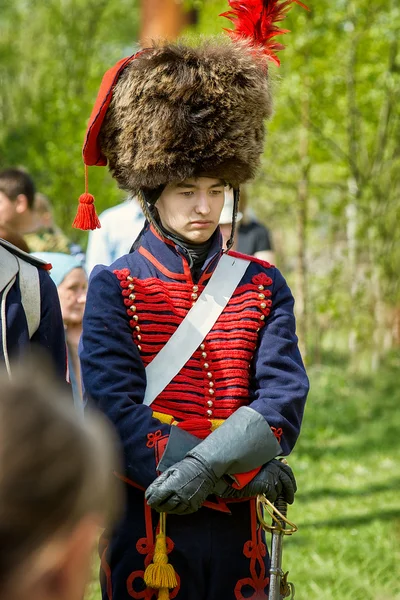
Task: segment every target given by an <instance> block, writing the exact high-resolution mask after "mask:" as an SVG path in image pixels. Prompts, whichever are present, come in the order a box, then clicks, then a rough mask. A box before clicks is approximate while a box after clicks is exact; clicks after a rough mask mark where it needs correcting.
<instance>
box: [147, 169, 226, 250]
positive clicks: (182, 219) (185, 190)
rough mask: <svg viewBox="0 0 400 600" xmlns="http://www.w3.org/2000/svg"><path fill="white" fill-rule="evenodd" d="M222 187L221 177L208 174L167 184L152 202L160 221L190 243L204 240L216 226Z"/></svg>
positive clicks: (221, 198)
mask: <svg viewBox="0 0 400 600" xmlns="http://www.w3.org/2000/svg"><path fill="white" fill-rule="evenodd" d="M224 186H225V184H224V182H223V181H222V180H221V179H214V178H211V177H197V178H190V179H185V180H184V181H181V182H178V183H169V184H168V185H166V186H165V188H164V189H163V191H162V193H161V195H160V197H159V198H158V200H157V202H156V204H155V207H156V209H157V212H158V216H159V218H160V221H161V224H162V225H163V226H164V227H165V229H167V230H168V231H170V232H171V233H173V234H175V235H178V236H180V237H182V238H184V239H185V240H187V241H189V242H191V243H194V244H202V243H203V242H206V241H207V240H209V239H210V237H211V236H212V234H213V233H214V231H215V230H216V228H217V227H218V221H219V216H220V214H221V210H222V207H223V204H224Z"/></svg>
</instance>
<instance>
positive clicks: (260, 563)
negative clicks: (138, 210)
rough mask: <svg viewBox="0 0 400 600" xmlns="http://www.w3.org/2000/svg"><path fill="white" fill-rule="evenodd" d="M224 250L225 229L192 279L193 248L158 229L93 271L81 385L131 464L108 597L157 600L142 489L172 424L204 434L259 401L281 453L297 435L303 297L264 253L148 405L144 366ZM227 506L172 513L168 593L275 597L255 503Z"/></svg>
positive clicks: (109, 544) (106, 575) (108, 539)
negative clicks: (298, 320) (173, 578)
mask: <svg viewBox="0 0 400 600" xmlns="http://www.w3.org/2000/svg"><path fill="white" fill-rule="evenodd" d="M221 253H222V249H221V239H220V235H219V232H216V234H215V235H214V237H213V243H212V246H211V249H210V252H209V254H208V258H207V260H206V261H205V263H204V265H203V268H202V271H201V273H200V276H199V277H198V280H196V281H193V278H192V273H191V270H190V268H189V263H188V256H187V254H186V252H185V250H184V249H183V248H181V247H179V246H176V245H175V244H174V243H172V242H170V241H169V240H164V239H161V238H160V237H159V236H158V234H157V233H156V232H155V231H154V230H153V229H152V228H149V229H147V231H146V232H145V233H144V235H143V237H142V240H141V245H140V246H139V248H138V249H137V250H135V252H133V253H132V254H128V255H126V256H123V257H122V258H120V259H119V260H117V261H116V262H115V263H114V264H113V265H111V266H110V267H104V266H98V267H96V268H95V269H94V271H93V273H92V276H91V279H90V283H89V290H88V296H87V303H86V309H85V315H84V321H83V336H82V344H81V364H82V375H83V381H84V387H85V390H86V393H87V395H88V396H89V397H90V399H91V400H92V401H93V402H94V404H95V405H96V406H97V407H98V408H100V410H102V411H103V412H104V413H105V414H106V415H107V416H108V418H109V419H110V420H111V421H112V423H114V425H115V427H116V429H117V431H118V433H119V436H120V438H121V441H122V449H123V455H124V462H125V464H124V472H123V473H120V474H119V476H120V478H121V479H122V480H123V481H125V482H126V483H127V484H128V485H127V486H126V500H127V503H126V510H125V512H124V517H123V519H122V521H121V523H120V524H119V525H118V526H117V529H116V530H115V531H113V532H112V534H110V532H107V531H106V532H105V534H104V536H103V542H104V548H103V544H102V545H101V565H102V569H101V573H102V592H103V598H104V600H106V599H107V600H109V599H111V598H118V600H130V599H131V598H137V599H144V600H154V599H155V598H157V597H158V596H157V591H156V590H152V589H151V588H147V587H146V584H145V583H144V571H145V568H146V567H147V566H148V565H149V562H151V560H152V558H153V555H154V547H155V546H154V544H155V534H156V527H157V521H158V515H156V514H153V513H152V511H151V510H150V508H149V507H148V506H147V505H146V502H145V500H144V494H143V490H144V489H145V488H147V487H148V485H149V484H150V483H151V482H152V481H153V480H154V479H155V477H156V476H157V471H156V466H157V463H158V461H159V458H160V456H161V454H162V452H163V449H164V448H165V444H166V440H167V439H168V435H169V433H170V430H171V427H172V426H177V427H181V428H183V429H186V430H187V431H189V432H190V433H192V434H194V435H197V436H198V437H200V438H204V437H205V436H206V435H208V434H209V433H210V432H211V431H212V430H213V429H214V428H215V427H217V426H218V425H219V424H220V423H221V422H222V421H223V420H224V419H226V418H228V417H229V415H230V414H232V413H233V412H234V411H235V410H237V408H239V407H240V406H250V407H251V408H253V409H254V410H256V411H257V412H259V413H260V414H261V415H263V416H264V417H265V419H266V420H267V422H268V424H269V425H270V427H271V429H272V431H273V432H274V434H275V436H276V437H277V439H278V440H279V441H280V444H281V447H282V449H283V452H284V454H288V453H290V451H291V450H292V448H293V446H294V444H295V442H296V440H297V437H298V435H299V431H300V424H301V420H302V416H303V409H304V403H305V399H306V395H307V392H308V380H307V376H306V374H305V371H304V367H303V364H302V360H301V357H300V353H299V350H298V346H297V337H296V333H295V319H294V315H293V304H294V301H293V297H292V294H291V292H290V290H289V288H288V286H287V284H286V282H285V280H284V278H283V277H282V275H281V274H280V272H279V271H278V270H277V269H275V268H274V267H271V266H270V265H268V264H267V263H265V262H262V261H259V260H256V259H254V260H253V259H251V263H250V265H249V266H248V268H247V270H246V272H245V275H244V276H243V278H242V280H241V281H240V283H239V285H238V286H237V288H236V290H235V292H234V294H233V296H232V297H231V299H230V301H229V302H228V304H227V306H226V307H225V309H224V310H223V312H222V314H221V315H220V316H219V318H218V320H217V321H216V323H215V325H214V326H213V328H212V329H211V331H210V333H209V334H208V335H207V336H206V338H205V339H204V340H203V343H202V344H201V345H200V346H199V347H198V348H197V350H196V351H195V352H194V354H193V355H192V356H191V357H190V358H189V359H188V360H187V362H186V364H185V366H184V367H183V368H182V369H181V371H180V373H178V375H177V376H176V377H174V379H173V380H172V381H171V382H170V383H169V384H168V385H167V387H166V388H165V389H164V390H163V392H162V393H161V394H160V395H159V396H158V397H157V398H156V400H155V401H154V402H153V404H152V405H151V406H150V407H149V406H145V405H143V404H142V402H143V397H144V392H145V388H146V371H145V368H146V365H148V364H149V363H150V362H151V361H152V359H153V358H154V357H155V356H156V355H157V353H158V352H159V351H160V349H161V348H162V347H163V346H164V345H165V343H166V342H167V341H168V339H169V338H170V337H171V335H172V334H173V333H174V331H175V330H176V328H177V327H178V326H179V324H180V323H181V321H182V320H183V319H184V317H185V315H186V314H187V312H188V311H189V310H190V308H191V306H192V305H193V303H194V302H196V300H197V298H198V297H199V295H200V294H201V292H202V291H203V289H204V287H205V286H206V285H207V282H208V280H209V278H210V276H211V275H212V273H213V271H214V269H215V266H216V264H217V263H218V260H219V258H220V256H221ZM249 435H251V432H249ZM211 500H212V498H211ZM219 502H221V501H219ZM213 507H214V508H218V502H216V499H214V504H213ZM225 509H226V510H225V512H224V509H223V507H220V510H221V512H218V511H217V510H209V508H207V507H202V508H201V509H200V510H199V511H198V512H197V513H195V514H194V515H189V516H187V517H181V516H179V515H168V518H167V551H168V554H169V562H170V563H171V564H172V565H173V566H174V568H175V571H176V573H177V577H178V580H179V584H178V587H177V588H175V589H174V590H172V591H171V594H170V598H171V599H172V598H176V599H177V600H181V599H182V600H187V599H188V600H221V598H224V600H238V599H239V600H241V599H242V598H245V597H246V598H250V597H252V598H257V599H262V598H267V593H268V584H269V577H268V561H269V559H268V553H267V552H266V547H265V538H264V537H263V534H262V532H261V529H260V528H257V518H256V514H255V502H254V501H253V500H250V501H246V502H242V503H241V504H240V503H237V504H233V505H230V506H229V507H227V506H225ZM249 589H252V590H253V595H252V596H249V595H248V593H249Z"/></svg>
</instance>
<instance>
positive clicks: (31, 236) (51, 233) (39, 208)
mask: <svg viewBox="0 0 400 600" xmlns="http://www.w3.org/2000/svg"><path fill="white" fill-rule="evenodd" d="M33 213H34V217H35V219H34V226H33V227H32V229H31V230H30V231H29V233H26V234H25V235H24V238H25V241H26V243H27V244H28V246H29V248H30V251H31V252H62V253H64V254H72V255H73V256H76V257H77V258H78V259H79V260H81V261H83V260H84V259H85V254H84V252H83V250H82V248H81V247H80V246H79V244H75V243H73V242H72V241H71V240H70V239H69V238H68V237H67V236H66V235H65V234H64V233H63V232H62V230H61V229H60V228H59V227H58V225H56V223H55V221H54V215H53V208H52V206H51V202H50V200H49V198H48V197H47V196H46V195H45V194H42V193H41V192H37V193H36V194H35V199H34V203H33Z"/></svg>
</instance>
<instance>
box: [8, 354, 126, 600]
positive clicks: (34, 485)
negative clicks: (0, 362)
mask: <svg viewBox="0 0 400 600" xmlns="http://www.w3.org/2000/svg"><path fill="white" fill-rule="evenodd" d="M14 372H15V377H14V378H13V380H8V378H7V375H6V374H5V373H1V374H0V389H1V395H0V464H1V471H0V531H1V544H0V600H26V598H29V599H30V600H82V598H83V597H84V593H85V588H86V584H87V582H88V580H89V578H90V574H91V570H92V558H93V550H94V543H95V540H96V539H97V536H98V534H99V527H100V526H104V525H105V524H111V523H112V522H113V520H114V519H115V517H116V516H117V514H118V511H119V507H120V500H121V499H120V496H119V492H118V489H117V488H116V487H115V483H114V481H113V478H112V476H111V471H112V470H113V469H114V468H115V467H116V465H117V463H118V460H117V452H116V450H115V447H116V440H115V439H114V437H113V435H112V431H110V428H109V426H108V424H106V422H105V420H104V419H102V418H100V417H99V416H98V415H93V414H88V415H87V418H86V419H85V421H81V420H80V419H78V418H77V416H76V414H75V411H74V410H73V407H72V405H71V403H70V402H68V398H65V397H64V394H63V391H62V390H60V389H59V387H58V386H57V385H56V384H55V383H54V382H53V381H52V374H51V373H50V372H47V370H46V369H44V365H43V362H41V363H40V364H39V363H35V364H33V365H29V366H27V365H26V364H25V365H24V367H23V369H20V370H18V369H16V370H15V371H14Z"/></svg>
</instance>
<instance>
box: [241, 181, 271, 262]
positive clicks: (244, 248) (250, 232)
mask: <svg viewBox="0 0 400 600" xmlns="http://www.w3.org/2000/svg"><path fill="white" fill-rule="evenodd" d="M240 205H241V208H242V210H243V218H242V219H241V221H240V224H239V227H238V234H237V250H238V252H241V253H243V254H248V255H250V256H254V257H255V258H259V259H261V260H265V261H266V262H268V263H270V264H274V262H275V253H274V250H273V246H272V239H271V234H270V232H269V230H268V229H267V227H265V225H263V224H262V223H261V222H260V221H259V220H258V219H257V217H256V216H255V214H254V213H253V211H252V210H251V208H250V207H249V206H248V193H247V190H246V188H245V187H242V188H241V190H240Z"/></svg>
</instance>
